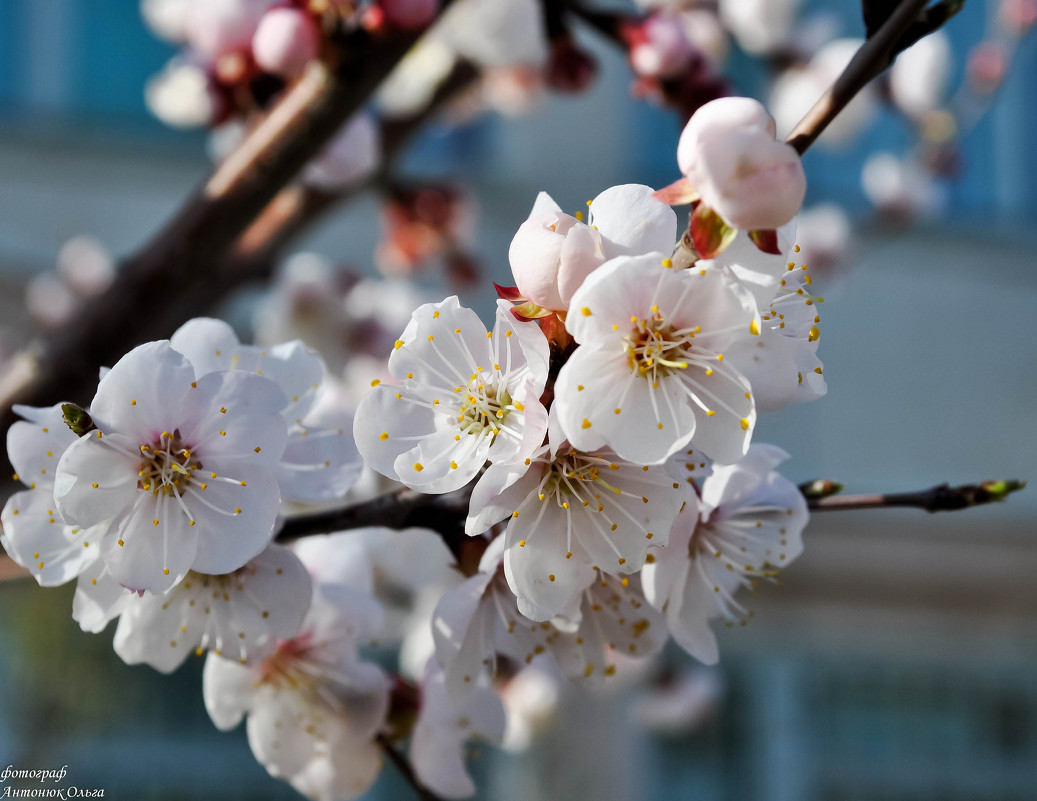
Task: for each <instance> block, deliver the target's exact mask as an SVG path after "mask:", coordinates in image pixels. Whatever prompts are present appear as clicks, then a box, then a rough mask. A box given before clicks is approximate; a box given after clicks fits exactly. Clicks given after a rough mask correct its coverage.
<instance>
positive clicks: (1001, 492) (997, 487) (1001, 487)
mask: <svg viewBox="0 0 1037 801" xmlns="http://www.w3.org/2000/svg"><path fill="white" fill-rule="evenodd" d="M980 486H981V487H982V488H983V489H984V490H986V491H987V493H988V494H989V499H988V500H989V501H1003V500H1004V499H1005V498H1007V497H1008V496H1009V495H1011V494H1012V493H1013V492H1018V491H1019V490H1021V489H1023V488H1024V487H1025V486H1026V482H1025V481H1016V480H1014V479H1006V480H1004V481H984V482H983V483H982V484H980Z"/></svg>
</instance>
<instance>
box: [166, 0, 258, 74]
mask: <svg viewBox="0 0 1037 801" xmlns="http://www.w3.org/2000/svg"><path fill="white" fill-rule="evenodd" d="M271 4H272V0H199V2H195V3H194V4H193V5H192V6H191V9H190V12H189V14H188V17H187V25H186V33H187V41H188V43H189V44H190V45H191V48H192V49H193V50H194V51H195V52H197V53H199V54H201V55H202V56H204V57H206V58H208V59H211V60H213V61H215V60H216V59H218V58H219V57H220V56H223V55H226V54H228V53H232V52H235V51H247V50H248V48H249V46H250V45H251V43H252V37H253V36H254V35H255V33H256V28H257V27H258V26H259V20H260V19H261V18H262V17H263V14H264V13H265V12H266V10H267V9H268V8H269V7H270V6H271Z"/></svg>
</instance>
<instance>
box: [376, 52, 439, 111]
mask: <svg viewBox="0 0 1037 801" xmlns="http://www.w3.org/2000/svg"><path fill="white" fill-rule="evenodd" d="M455 61H456V56H455V54H454V51H453V50H452V49H451V48H450V47H449V46H448V45H447V44H446V43H444V42H441V41H439V40H437V39H435V38H432V37H430V36H425V37H423V38H422V39H421V40H420V41H419V42H418V43H417V44H416V45H415V46H414V47H412V48H411V49H410V50H409V51H408V52H407V54H406V55H405V56H404V57H403V59H401V61H400V62H399V63H398V64H397V65H396V67H395V68H394V69H393V71H392V72H390V73H389V76H388V77H387V78H386V79H385V80H384V81H382V83H381V85H380V86H379V87H378V91H377V93H376V94H375V104H376V105H377V106H378V110H379V112H381V114H382V115H383V116H385V117H389V118H391V117H404V116H406V115H408V114H413V113H415V112H417V111H420V110H421V109H422V108H424V107H425V106H426V105H428V102H429V101H430V100H431V99H432V95H433V93H434V92H435V91H436V87H437V86H439V83H440V82H441V81H442V80H443V79H444V78H446V76H447V75H448V74H449V73H450V70H451V69H452V68H453V66H454V63H455Z"/></svg>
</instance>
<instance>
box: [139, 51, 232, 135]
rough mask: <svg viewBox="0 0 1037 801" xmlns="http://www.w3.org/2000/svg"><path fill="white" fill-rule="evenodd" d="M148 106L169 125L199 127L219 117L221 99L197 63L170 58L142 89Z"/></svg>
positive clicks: (206, 74)
mask: <svg viewBox="0 0 1037 801" xmlns="http://www.w3.org/2000/svg"><path fill="white" fill-rule="evenodd" d="M144 101H145V103H147V106H148V109H149V110H150V111H151V113H152V114H154V115H155V116H156V117H158V118H159V119H160V120H161V121H162V122H164V123H165V124H166V125H169V126H172V127H173V128H199V127H202V126H206V125H210V124H211V123H212V122H213V121H214V120H215V119H217V118H218V117H219V116H220V113H221V109H222V101H221V100H220V97H219V95H218V94H217V92H216V91H215V89H214V88H213V86H212V82H211V81H210V79H209V73H208V72H207V71H206V70H205V68H204V67H202V66H201V65H199V64H195V63H192V62H190V61H185V60H182V59H173V60H172V61H170V62H169V63H168V64H166V66H165V67H163V69H162V71H161V72H160V73H158V75H155V76H153V77H152V78H150V79H149V80H148V83H147V85H146V86H145V88H144Z"/></svg>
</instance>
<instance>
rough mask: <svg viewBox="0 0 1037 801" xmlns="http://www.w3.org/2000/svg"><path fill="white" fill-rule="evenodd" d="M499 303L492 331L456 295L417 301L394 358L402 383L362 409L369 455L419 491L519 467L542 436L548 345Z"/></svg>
mask: <svg viewBox="0 0 1037 801" xmlns="http://www.w3.org/2000/svg"><path fill="white" fill-rule="evenodd" d="M508 308H509V304H507V303H505V302H504V301H499V302H498V306H497V317H496V320H495V322H494V326H493V330H492V331H487V330H486V328H485V327H484V326H483V324H482V323H481V322H480V321H479V318H478V316H476V314H475V312H473V311H471V310H470V309H466V308H463V307H462V306H461V305H460V303H459V302H458V300H457V298H456V297H450V298H447V299H446V300H444V301H442V302H441V303H430V304H426V305H424V306H421V307H419V308H418V309H417V310H416V311H415V312H414V315H413V316H412V318H411V322H410V324H409V325H408V326H407V328H406V330H405V331H404V332H403V336H402V337H401V338H400V339H399V340H398V341H397V342H396V347H395V349H394V350H393V353H392V355H391V356H390V357H389V372H390V373H391V375H392V376H393V377H394V378H396V379H397V380H399V381H400V385H397V386H388V385H381V386H378V384H379V382H377V381H375V382H373V383H374V384H376V386H375V388H374V389H373V390H372V391H371V392H370V393H368V394H367V396H365V397H364V399H363V400H362V401H361V403H360V406H359V408H358V409H357V412H356V416H355V418H354V424H353V434H354V437H355V438H356V444H357V447H358V448H359V449H360V453H361V455H362V456H363V457H364V461H366V462H367V464H368V465H370V466H371V467H373V468H374V469H375V470H377V471H378V472H379V473H381V474H382V475H385V476H389V477H390V478H394V479H397V480H399V481H401V482H402V483H404V484H406V485H407V486H408V487H411V488H413V489H416V490H419V491H421V492H430V493H439V492H450V491H451V490H455V489H458V488H460V487H462V486H464V485H465V484H467V483H468V482H469V481H470V480H471V479H472V478H474V477H475V475H476V473H478V472H479V470H480V469H481V468H482V466H483V465H484V464H485V463H486V462H487V461H490V462H493V463H495V464H515V463H519V464H521V463H522V461H523V460H524V459H525V458H527V457H528V456H530V455H531V454H532V453H533V452H534V451H535V450H536V449H537V448H538V447H539V446H540V445H541V443H542V442H543V441H544V434H545V433H546V431H547V412H546V410H545V409H544V407H543V405H541V403H540V395H541V393H542V392H543V391H544V384H545V382H546V381H547V368H548V345H547V339H546V338H545V337H544V335H543V333H542V332H541V331H540V328H539V327H538V326H537V325H536V324H535V323H523V322H519V321H517V320H515V318H514V317H513V316H512V315H511V313H510V312H509V311H508Z"/></svg>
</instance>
